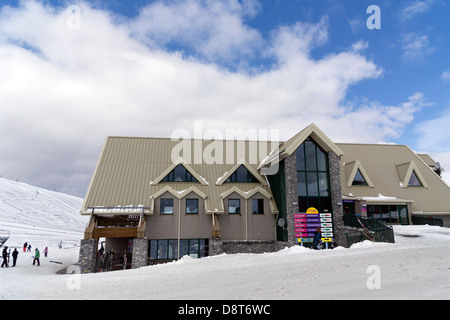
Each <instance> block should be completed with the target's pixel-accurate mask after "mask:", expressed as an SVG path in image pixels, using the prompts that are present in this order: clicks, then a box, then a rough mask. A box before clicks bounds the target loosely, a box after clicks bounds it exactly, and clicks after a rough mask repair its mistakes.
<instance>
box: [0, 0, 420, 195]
mask: <svg viewBox="0 0 450 320" xmlns="http://www.w3.org/2000/svg"><path fill="white" fill-rule="evenodd" d="M79 6H80V8H81V28H80V29H74V30H71V29H69V28H67V24H66V21H67V19H68V14H67V12H66V10H65V9H66V8H59V9H58V8H53V7H49V6H48V7H46V6H43V5H42V4H39V3H38V2H35V1H27V2H23V6H21V7H19V8H6V7H4V8H2V9H1V13H0V70H2V71H1V72H0V136H1V137H2V139H1V140H0V149H1V150H2V157H1V158H0V170H1V172H0V174H2V175H3V176H4V177H9V178H13V179H15V178H19V179H20V180H22V181H25V180H26V181H28V182H30V183H35V184H39V185H42V186H47V187H51V188H52V187H53V186H56V187H57V189H59V190H61V191H65V192H72V193H76V194H79V195H83V193H84V191H85V188H86V187H87V184H88V182H89V180H90V177H91V174H92V171H93V169H94V167H95V163H96V161H97V158H98V155H99V152H100V149H101V145H102V143H103V142H104V139H105V137H106V136H108V135H125V136H165V137H170V135H171V133H172V132H173V131H174V130H175V129H177V128H186V129H188V130H191V128H192V125H193V120H201V121H203V124H204V129H205V130H206V129H208V128H216V129H219V130H222V131H223V132H225V130H226V129H228V128H229V129H232V128H241V129H248V128H255V129H260V128H267V129H271V128H273V129H280V134H281V138H282V139H288V138H290V137H291V136H292V135H294V134H295V133H297V132H298V131H299V130H301V129H303V128H304V127H305V126H306V125H308V124H310V123H311V122H315V123H317V124H318V125H319V126H320V127H321V128H322V129H323V130H324V131H325V132H326V133H327V134H329V135H330V137H331V138H332V139H334V140H335V141H344V142H368V143H370V142H380V141H386V140H387V139H391V138H393V137H394V138H395V137H398V136H399V135H400V134H401V132H402V130H403V129H404V127H405V126H406V125H408V124H409V123H411V121H412V119H413V116H414V113H415V112H416V111H417V110H419V109H420V108H422V107H423V106H424V105H426V104H425V103H424V97H423V95H422V94H420V93H416V94H414V95H412V96H411V97H410V98H409V99H408V101H407V102H403V103H399V104H398V105H393V106H386V105H383V103H382V102H375V101H372V102H370V101H369V102H367V103H364V104H352V105H350V104H349V103H348V102H346V101H345V97H346V94H347V92H348V88H349V87H350V86H351V85H353V84H356V83H358V82H360V81H362V80H364V79H376V78H378V77H380V76H381V74H382V70H381V69H380V68H379V67H378V66H376V65H375V64H374V63H373V62H372V61H370V60H368V59H367V58H366V57H364V56H363V55H362V53H361V51H362V49H364V47H366V46H367V44H365V43H362V42H360V43H357V44H355V45H354V46H352V47H351V48H349V49H348V50H347V51H343V52H338V53H331V54H329V55H328V56H326V57H324V58H322V59H320V60H315V59H313V58H312V57H311V56H310V54H309V53H310V50H311V49H312V48H314V47H315V46H319V45H322V44H324V43H326V41H327V39H328V24H329V22H328V19H327V18H326V17H324V18H323V19H322V20H321V21H319V22H317V23H302V22H298V23H296V24H294V25H292V26H282V27H280V28H278V29H277V30H274V31H273V32H272V34H271V37H270V39H262V38H261V35H260V34H259V33H258V32H257V31H256V30H254V29H252V28H251V27H249V26H248V25H246V24H245V19H246V18H248V17H253V16H254V15H255V14H256V13H257V12H258V10H259V9H258V3H257V2H254V1H248V2H243V4H242V3H239V2H237V1H231V0H227V1H225V2H219V1H215V2H209V1H200V0H198V1H194V0H184V1H182V2H175V1H165V2H155V3H153V5H151V6H150V7H147V8H144V9H143V11H142V12H141V13H140V15H139V16H138V17H137V18H136V19H135V20H132V21H128V20H126V18H124V17H121V18H120V19H117V17H113V16H111V14H110V13H108V12H105V11H101V10H96V9H93V8H91V6H90V5H88V4H86V3H79ZM183 10H184V11H183ZM189 10H191V11H189ZM156 13H161V16H159V15H156ZM162 16H164V17H165V19H163V20H161V19H162V18H161V17H162ZM170 17H174V19H175V20H170V19H169V18H170ZM144 18H145V19H148V20H145V19H144ZM167 19H169V20H170V21H168V20H167ZM227 19H228V20H227ZM197 20H198V21H197ZM225 20H227V21H231V22H232V26H233V27H232V28H231V27H230V28H223V27H222V25H221V24H222V23H223V21H225ZM117 21H120V23H118V22H117ZM219 21H220V23H218V22H219ZM190 24H192V28H187V26H189V25H190ZM153 28H155V29H153ZM139 35H140V36H139ZM198 36H199V37H200V38H197V37H198ZM171 41H173V44H177V45H180V46H187V47H189V48H190V50H192V55H193V56H194V57H198V56H197V55H200V56H202V57H211V59H213V60H214V59H216V58H215V57H216V56H215V55H216V54H219V55H220V54H222V56H220V58H219V60H220V59H225V60H227V59H228V60H227V61H230V60H229V59H235V58H234V56H233V54H237V55H239V57H241V58H242V57H243V56H245V55H251V54H255V52H263V54H264V55H265V57H271V58H272V59H273V60H274V61H275V63H274V65H272V66H271V67H269V68H266V69H265V71H261V72H259V73H252V74H249V73H241V72H237V71H230V70H226V69H224V68H223V67H222V66H221V65H218V64H215V63H212V62H211V61H209V62H208V63H203V62H201V61H202V59H192V57H191V56H190V54H189V53H187V54H186V53H185V55H182V54H181V53H177V52H175V53H174V51H169V50H168V48H169V45H168V44H169V43H170V42H171ZM247 44H248V47H247V48H248V49H247V48H242V46H244V47H245V46H246V45H247ZM235 50H237V51H236V52H237V53H234V52H235ZM246 50H249V51H246Z"/></svg>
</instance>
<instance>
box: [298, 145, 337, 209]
mask: <svg viewBox="0 0 450 320" xmlns="http://www.w3.org/2000/svg"><path fill="white" fill-rule="evenodd" d="M296 157H297V187H298V208H299V212H306V210H307V209H308V208H310V207H314V208H316V209H317V210H319V211H320V212H331V211H332V207H331V192H330V174H329V168H328V154H327V153H326V152H325V151H324V150H323V149H322V148H321V147H320V146H319V145H318V144H317V143H316V142H315V141H314V140H312V139H311V138H308V139H306V140H305V142H303V143H302V144H301V145H300V146H299V147H298V149H297V151H296Z"/></svg>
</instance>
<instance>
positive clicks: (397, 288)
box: [0, 226, 450, 300]
mask: <svg viewBox="0 0 450 320" xmlns="http://www.w3.org/2000/svg"><path fill="white" fill-rule="evenodd" d="M394 231H395V233H396V240H397V243H395V244H387V243H372V242H369V241H365V242H362V243H358V244H355V245H353V246H352V247H351V248H348V249H345V248H336V249H333V250H321V251H316V250H311V249H306V248H303V247H300V246H296V247H292V248H286V249H283V250H281V251H279V252H276V253H266V254H235V255H231V254H223V255H220V256H215V257H207V258H203V259H194V258H191V257H184V258H182V259H181V260H180V261H177V262H172V263H168V264H162V265H156V266H148V267H144V268H141V269H137V270H126V271H115V272H109V273H102V274H88V275H79V274H73V275H71V274H66V275H57V274H56V271H58V270H61V269H63V268H67V267H69V266H70V265H72V264H75V263H76V262H77V259H78V249H77V248H71V249H62V250H59V249H51V250H50V256H49V258H47V259H42V261H41V266H40V267H35V266H34V267H33V266H32V265H31V261H30V260H31V258H30V257H28V256H27V254H22V253H21V254H20V255H19V262H18V266H17V267H16V268H8V269H0V281H1V286H0V298H1V299H99V298H101V299H188V300H190V299H207V300H208V299H226V300H229V299H239V300H241V299H269V300H277V299H295V300H297V299H449V298H450V294H449V292H450V282H449V279H450V270H449V268H450V261H449V252H450V229H445V228H439V227H430V226H398V227H397V226H396V227H394ZM410 235H414V237H409V236H410ZM405 236H406V237H405ZM50 260H56V261H60V262H62V263H63V265H57V264H54V263H51V262H50ZM371 266H376V267H378V268H379V270H380V277H381V278H380V283H381V288H380V289H375V290H371V289H369V288H368V285H367V282H368V281H369V277H370V276H372V274H371V273H370V272H369V271H370V270H372V269H370V267H371Z"/></svg>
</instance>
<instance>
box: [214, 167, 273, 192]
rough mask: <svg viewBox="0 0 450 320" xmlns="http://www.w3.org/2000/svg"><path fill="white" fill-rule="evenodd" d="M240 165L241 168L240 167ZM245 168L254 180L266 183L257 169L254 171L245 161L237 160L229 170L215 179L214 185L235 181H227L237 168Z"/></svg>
mask: <svg viewBox="0 0 450 320" xmlns="http://www.w3.org/2000/svg"><path fill="white" fill-rule="evenodd" d="M241 167H242V168H241ZM242 169H245V170H247V172H248V174H250V175H251V176H252V177H253V178H254V179H255V182H259V183H261V184H263V185H265V186H266V185H267V181H266V180H265V179H264V178H263V177H262V176H261V175H260V174H259V173H258V171H256V170H255V169H253V168H252V167H251V166H250V165H248V164H247V163H245V162H239V163H236V164H235V165H234V166H233V167H232V168H231V169H230V171H228V172H226V173H225V174H224V175H223V176H222V177H220V178H219V179H217V181H216V185H218V186H220V185H222V184H223V183H224V182H227V181H228V182H236V181H229V179H230V177H231V176H232V175H233V174H236V173H237V172H238V170H242ZM241 182H247V181H241Z"/></svg>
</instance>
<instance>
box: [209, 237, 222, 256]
mask: <svg viewBox="0 0 450 320" xmlns="http://www.w3.org/2000/svg"><path fill="white" fill-rule="evenodd" d="M222 253H223V241H222V238H210V239H209V255H210V256H218V255H220V254H222Z"/></svg>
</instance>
